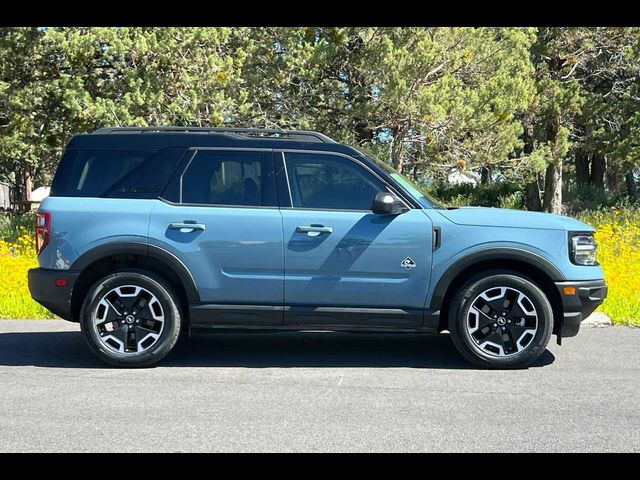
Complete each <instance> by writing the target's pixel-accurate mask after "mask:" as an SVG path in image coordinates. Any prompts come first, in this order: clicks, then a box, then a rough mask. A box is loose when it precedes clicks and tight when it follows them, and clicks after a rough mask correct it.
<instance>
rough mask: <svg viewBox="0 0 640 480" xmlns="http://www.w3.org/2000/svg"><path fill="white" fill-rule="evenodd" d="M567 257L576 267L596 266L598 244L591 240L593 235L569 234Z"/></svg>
mask: <svg viewBox="0 0 640 480" xmlns="http://www.w3.org/2000/svg"><path fill="white" fill-rule="evenodd" d="M569 238H570V243H569V256H570V257H571V261H572V262H573V263H575V264H576V265H598V259H597V251H598V244H597V243H596V241H595V240H594V238H593V233H575V232H572V233H570V234H569Z"/></svg>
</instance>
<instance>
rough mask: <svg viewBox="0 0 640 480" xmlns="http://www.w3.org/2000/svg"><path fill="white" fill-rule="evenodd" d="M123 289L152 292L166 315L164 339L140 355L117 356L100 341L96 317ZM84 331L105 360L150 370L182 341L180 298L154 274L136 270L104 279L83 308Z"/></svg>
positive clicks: (81, 325)
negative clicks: (112, 292)
mask: <svg viewBox="0 0 640 480" xmlns="http://www.w3.org/2000/svg"><path fill="white" fill-rule="evenodd" d="M123 285H136V286H140V287H143V288H145V289H147V290H149V291H150V292H151V293H152V294H153V295H155V296H156V298H157V299H158V301H159V302H160V304H161V306H162V309H163V311H164V326H163V330H162V333H161V334H160V337H159V338H158V340H156V342H155V343H154V344H153V345H152V346H151V347H149V348H148V349H147V350H145V351H143V352H140V353H127V354H122V353H118V352H114V351H113V350H111V349H109V348H108V347H107V346H106V345H104V344H103V343H102V342H101V341H100V337H99V335H98V333H97V331H96V328H95V327H94V325H93V317H94V315H95V312H96V309H97V307H98V304H99V302H100V300H101V299H102V297H103V296H104V295H105V294H106V293H107V292H109V291H110V290H112V289H114V288H117V287H120V286H123ZM80 327H81V330H82V332H83V333H84V337H85V340H86V341H87V343H88V344H89V347H90V348H91V350H92V351H93V352H94V353H95V354H96V355H97V356H98V357H100V358H101V359H102V360H104V361H106V362H108V363H110V364H112V365H117V366H127V367H144V366H149V365H152V364H154V363H157V362H158V361H160V360H161V359H162V358H163V357H164V356H166V355H167V354H168V353H169V352H170V351H171V350H172V349H173V347H174V346H175V344H176V342H177V340H178V337H179V335H180V330H181V316H180V308H179V306H178V302H177V296H176V295H175V293H174V292H173V290H172V289H171V287H170V286H169V285H167V284H166V282H164V281H163V280H162V279H161V278H159V277H157V276H155V275H153V274H151V273H148V272H144V271H136V270H127V271H120V272H115V273H112V274H109V275H107V276H106V277H104V278H102V279H100V280H99V281H97V282H96V283H95V284H94V285H93V286H92V287H91V288H90V289H89V293H88V294H87V296H86V297H85V300H84V302H83V304H82V309H81V315H80Z"/></svg>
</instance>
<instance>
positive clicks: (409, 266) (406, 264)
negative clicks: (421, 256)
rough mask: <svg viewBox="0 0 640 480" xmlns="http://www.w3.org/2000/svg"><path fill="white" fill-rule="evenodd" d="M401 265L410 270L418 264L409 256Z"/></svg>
mask: <svg viewBox="0 0 640 480" xmlns="http://www.w3.org/2000/svg"><path fill="white" fill-rule="evenodd" d="M400 266H401V267H403V268H406V269H407V270H410V269H412V268H413V267H415V266H416V262H414V261H413V260H411V257H407V258H405V259H404V260H403V261H402V263H401V264H400Z"/></svg>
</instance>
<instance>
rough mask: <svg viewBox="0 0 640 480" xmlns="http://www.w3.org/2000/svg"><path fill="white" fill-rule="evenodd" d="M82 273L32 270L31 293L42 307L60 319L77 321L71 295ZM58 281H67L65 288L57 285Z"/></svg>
mask: <svg viewBox="0 0 640 480" xmlns="http://www.w3.org/2000/svg"><path fill="white" fill-rule="evenodd" d="M79 275H80V272H70V271H67V270H48V269H46V268H32V269H31V270H29V273H28V276H29V292H30V293H31V298H33V299H34V300H35V301H36V302H38V303H39V304H40V305H42V306H43V307H45V308H46V309H47V310H50V311H51V312H53V313H55V314H56V315H58V316H59V317H61V318H63V319H65V320H70V321H76V320H74V319H73V318H72V315H71V294H72V292H73V286H74V284H75V283H76V280H77V279H78V276H79ZM56 280H66V285H65V286H58V285H56Z"/></svg>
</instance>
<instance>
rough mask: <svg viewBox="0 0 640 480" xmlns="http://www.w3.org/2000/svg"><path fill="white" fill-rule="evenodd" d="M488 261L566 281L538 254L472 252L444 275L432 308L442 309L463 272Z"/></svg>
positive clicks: (509, 249)
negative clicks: (520, 265) (512, 263)
mask: <svg viewBox="0 0 640 480" xmlns="http://www.w3.org/2000/svg"><path fill="white" fill-rule="evenodd" d="M487 260H514V261H518V262H521V263H526V264H528V265H530V266H532V267H534V268H537V269H538V270H541V271H542V272H543V273H544V274H545V275H547V276H548V277H549V278H550V279H551V280H553V281H562V280H566V277H565V276H564V274H563V273H562V272H561V271H560V270H559V269H558V267H556V266H555V265H554V264H553V263H551V262H550V261H549V260H547V259H546V258H544V257H543V256H541V255H538V254H537V253H534V252H531V251H529V250H524V249H521V248H515V247H493V248H486V249H484V250H480V251H475V252H471V253H469V254H468V255H466V256H464V257H462V258H459V259H458V260H456V261H455V262H454V263H452V264H451V265H450V266H449V268H447V270H446V271H445V272H444V274H442V276H441V277H440V279H439V280H438V283H437V284H436V287H435V289H434V290H433V295H432V296H431V302H430V308H433V309H435V310H439V309H440V308H441V307H442V301H443V300H444V296H445V295H446V293H447V290H449V287H450V286H451V284H452V282H453V280H454V279H455V278H456V277H457V276H458V274H460V272H462V271H463V270H465V269H467V268H469V267H471V266H473V265H475V264H477V263H481V262H484V261H487Z"/></svg>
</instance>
